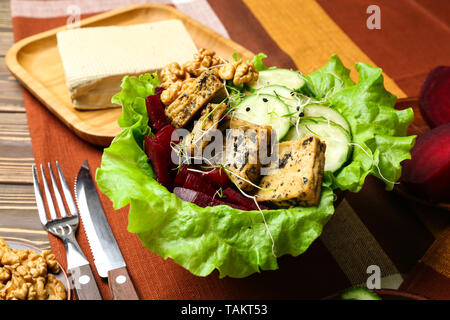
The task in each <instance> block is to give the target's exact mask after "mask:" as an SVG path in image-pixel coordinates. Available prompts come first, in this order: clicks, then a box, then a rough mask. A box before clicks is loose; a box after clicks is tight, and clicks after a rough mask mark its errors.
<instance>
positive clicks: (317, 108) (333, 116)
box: [303, 104, 350, 132]
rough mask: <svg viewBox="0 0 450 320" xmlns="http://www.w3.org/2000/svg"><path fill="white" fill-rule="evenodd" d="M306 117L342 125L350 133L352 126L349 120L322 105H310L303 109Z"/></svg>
mask: <svg viewBox="0 0 450 320" xmlns="http://www.w3.org/2000/svg"><path fill="white" fill-rule="evenodd" d="M303 113H304V114H305V117H313V118H320V117H322V118H325V119H326V120H330V121H333V122H334V123H336V124H338V125H340V126H341V127H342V128H344V129H345V130H347V131H348V132H350V126H349V125H348V122H347V120H345V118H344V117H343V116H342V115H341V114H340V113H339V112H337V111H336V110H334V109H333V108H330V107H327V106H323V105H320V104H309V105H307V106H306V107H305V108H304V109H303Z"/></svg>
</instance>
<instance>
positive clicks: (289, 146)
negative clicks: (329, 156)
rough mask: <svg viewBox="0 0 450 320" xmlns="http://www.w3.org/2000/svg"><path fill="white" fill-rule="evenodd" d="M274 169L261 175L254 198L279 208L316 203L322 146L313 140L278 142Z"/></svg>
mask: <svg viewBox="0 0 450 320" xmlns="http://www.w3.org/2000/svg"><path fill="white" fill-rule="evenodd" d="M278 146H279V148H278V166H273V167H272V168H270V169H269V172H268V174H267V175H265V176H262V178H261V182H260V184H259V185H260V187H261V188H262V189H259V190H258V192H257V194H256V196H257V198H256V199H257V200H258V201H260V202H266V203H267V204H269V205H274V206H276V207H280V208H288V207H295V206H315V205H317V204H318V203H319V200H320V192H321V185H322V176H323V171H324V170H323V168H324V164H325V149H326V145H325V143H323V142H322V141H320V139H319V138H317V137H313V136H311V137H306V138H304V139H302V140H293V141H286V142H281V143H280V144H279V145H278Z"/></svg>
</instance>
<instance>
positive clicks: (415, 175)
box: [402, 123, 450, 202]
mask: <svg viewBox="0 0 450 320" xmlns="http://www.w3.org/2000/svg"><path fill="white" fill-rule="evenodd" d="M402 182H403V183H404V184H405V185H406V186H407V187H408V189H409V190H410V191H411V192H412V193H415V194H416V195H417V196H419V197H422V198H428V199H429V200H432V201H444V202H450V123H449V124H446V125H442V126H439V127H437V128H435V129H432V130H431V131H429V132H427V133H426V134H424V135H423V136H420V137H419V138H418V139H417V143H416V145H415V146H414V148H413V149H412V150H411V160H406V161H405V162H404V164H403V174H402Z"/></svg>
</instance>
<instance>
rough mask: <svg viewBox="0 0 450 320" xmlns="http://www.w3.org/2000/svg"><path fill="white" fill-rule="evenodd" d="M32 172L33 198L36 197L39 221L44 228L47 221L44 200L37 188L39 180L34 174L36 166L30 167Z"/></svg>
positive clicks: (35, 173) (38, 187)
mask: <svg viewBox="0 0 450 320" xmlns="http://www.w3.org/2000/svg"><path fill="white" fill-rule="evenodd" d="M32 170H33V185H34V196H35V197H36V204H37V208H38V213H39V220H41V223H42V225H43V226H45V225H46V224H47V221H48V220H47V215H46V214H45V206H44V200H43V199H42V194H41V189H40V186H39V180H38V177H37V172H36V166H35V165H34V164H33V166H32Z"/></svg>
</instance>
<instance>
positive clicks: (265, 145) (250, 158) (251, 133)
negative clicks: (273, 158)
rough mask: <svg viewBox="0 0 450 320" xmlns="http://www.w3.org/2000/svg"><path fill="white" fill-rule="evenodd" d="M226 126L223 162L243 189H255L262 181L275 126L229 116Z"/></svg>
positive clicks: (234, 180) (230, 174)
mask: <svg viewBox="0 0 450 320" xmlns="http://www.w3.org/2000/svg"><path fill="white" fill-rule="evenodd" d="M225 127H226V130H225V131H224V132H225V147H224V152H223V155H222V157H221V161H222V162H221V164H222V165H223V166H224V167H225V168H226V169H227V170H228V172H229V176H230V178H231V179H232V181H233V182H234V183H235V184H236V185H237V186H238V187H239V188H240V189H241V190H243V191H246V192H249V191H252V190H253V189H254V185H257V184H258V183H259V179H260V170H261V166H262V162H264V161H261V160H262V157H265V156H266V155H267V157H268V156H270V154H268V153H267V152H269V153H270V139H271V133H272V128H271V127H270V126H259V125H256V124H253V123H250V122H247V121H244V120H240V119H237V118H233V117H227V120H226V125H225Z"/></svg>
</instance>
